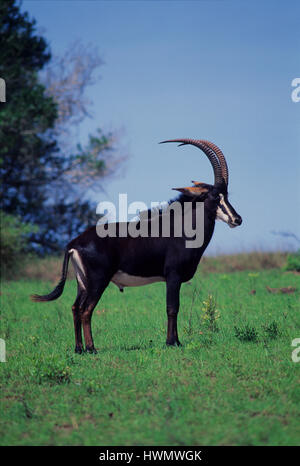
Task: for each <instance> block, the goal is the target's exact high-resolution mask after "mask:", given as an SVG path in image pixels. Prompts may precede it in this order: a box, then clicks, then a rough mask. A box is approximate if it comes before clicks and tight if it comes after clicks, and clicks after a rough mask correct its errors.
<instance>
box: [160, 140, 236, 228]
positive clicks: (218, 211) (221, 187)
mask: <svg viewBox="0 0 300 466" xmlns="http://www.w3.org/2000/svg"><path fill="white" fill-rule="evenodd" d="M162 142H163V143H165V142H179V143H180V144H179V146H184V145H187V144H191V145H193V146H196V147H198V148H199V149H201V150H202V151H203V152H204V154H205V155H206V156H207V158H208V159H209V161H210V163H211V165H212V168H213V171H214V176H215V180H214V185H210V184H206V183H201V182H199V181H192V183H193V186H188V187H186V188H173V189H175V190H177V191H180V192H181V193H183V194H185V195H187V196H190V197H192V198H194V199H199V201H203V202H204V203H205V205H207V206H208V207H209V208H211V209H212V211H214V212H215V218H216V219H217V220H222V221H223V222H225V223H227V224H228V225H229V226H230V227H231V228H234V227H237V226H238V225H241V223H242V217H241V216H240V215H239V214H238V213H237V212H236V211H235V209H234V208H233V207H232V205H231V204H230V202H229V201H228V166H227V163H226V159H225V157H224V154H223V152H222V151H221V149H219V147H218V146H216V145H215V144H213V143H212V142H209V141H205V140H198V139H197V140H194V139H172V140H168V141H162Z"/></svg>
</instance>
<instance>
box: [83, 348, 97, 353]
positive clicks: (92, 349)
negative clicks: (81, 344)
mask: <svg viewBox="0 0 300 466" xmlns="http://www.w3.org/2000/svg"><path fill="white" fill-rule="evenodd" d="M85 351H86V352H87V353H89V354H97V353H98V351H97V350H96V348H95V347H94V346H87V347H86V348H85Z"/></svg>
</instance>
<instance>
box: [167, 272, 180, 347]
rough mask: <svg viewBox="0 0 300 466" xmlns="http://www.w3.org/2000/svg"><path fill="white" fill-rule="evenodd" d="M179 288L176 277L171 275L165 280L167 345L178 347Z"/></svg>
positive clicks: (178, 281) (178, 280)
mask: <svg viewBox="0 0 300 466" xmlns="http://www.w3.org/2000/svg"><path fill="white" fill-rule="evenodd" d="M180 286H181V280H180V279H179V277H178V276H176V275H172V276H170V277H168V278H167V316H168V331H167V341H166V343H167V345H178V346H179V345H180V341H179V339H178V333H177V314H178V311H179V295H180Z"/></svg>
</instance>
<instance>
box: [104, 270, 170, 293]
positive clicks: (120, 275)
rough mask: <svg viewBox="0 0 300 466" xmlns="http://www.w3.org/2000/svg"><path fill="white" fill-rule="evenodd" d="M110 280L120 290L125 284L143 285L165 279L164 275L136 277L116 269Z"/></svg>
mask: <svg viewBox="0 0 300 466" xmlns="http://www.w3.org/2000/svg"><path fill="white" fill-rule="evenodd" d="M111 281H112V282H113V283H114V284H115V285H117V286H118V287H119V288H120V290H122V289H123V288H124V287H125V286H144V285H149V284H150V283H155V282H164V281H165V279H164V277H138V276H136V275H129V274H128V273H125V272H122V270H118V271H117V273H115V274H114V276H113V277H112V279H111Z"/></svg>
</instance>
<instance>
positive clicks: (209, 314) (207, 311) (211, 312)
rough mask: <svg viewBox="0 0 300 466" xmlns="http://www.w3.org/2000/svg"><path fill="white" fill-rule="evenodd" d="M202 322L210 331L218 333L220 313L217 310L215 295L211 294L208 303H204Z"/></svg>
mask: <svg viewBox="0 0 300 466" xmlns="http://www.w3.org/2000/svg"><path fill="white" fill-rule="evenodd" d="M201 318H202V320H203V321H204V323H205V325H206V326H207V327H208V329H209V330H211V331H212V332H218V331H219V329H218V324H217V320H218V319H219V318H220V312H219V311H218V309H217V303H216V300H215V298H214V297H213V295H211V294H209V295H208V297H207V299H206V301H203V307H202V316H201Z"/></svg>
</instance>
